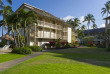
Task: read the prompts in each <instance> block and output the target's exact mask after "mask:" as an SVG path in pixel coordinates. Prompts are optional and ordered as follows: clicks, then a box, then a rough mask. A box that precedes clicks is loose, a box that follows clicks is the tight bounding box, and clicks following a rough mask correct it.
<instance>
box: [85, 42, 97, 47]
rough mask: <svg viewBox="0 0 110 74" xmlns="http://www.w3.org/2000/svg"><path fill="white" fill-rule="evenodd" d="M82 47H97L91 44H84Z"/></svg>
mask: <svg viewBox="0 0 110 74" xmlns="http://www.w3.org/2000/svg"><path fill="white" fill-rule="evenodd" d="M84 45H85V46H88V47H97V46H96V44H92V45H91V44H89V43H87V44H84Z"/></svg>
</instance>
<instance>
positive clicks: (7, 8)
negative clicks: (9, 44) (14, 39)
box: [0, 0, 12, 36]
mask: <svg viewBox="0 0 110 74" xmlns="http://www.w3.org/2000/svg"><path fill="white" fill-rule="evenodd" d="M7 2H8V3H9V4H11V5H12V0H7ZM0 8H1V9H2V10H0V15H2V16H3V24H2V36H3V27H4V26H6V16H7V15H9V14H10V13H11V12H12V8H11V7H10V6H5V5H4V3H3V1H2V0H0Z"/></svg>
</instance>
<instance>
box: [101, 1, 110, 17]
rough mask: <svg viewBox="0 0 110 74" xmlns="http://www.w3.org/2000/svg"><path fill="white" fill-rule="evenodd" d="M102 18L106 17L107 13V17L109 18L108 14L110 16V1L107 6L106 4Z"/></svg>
mask: <svg viewBox="0 0 110 74" xmlns="http://www.w3.org/2000/svg"><path fill="white" fill-rule="evenodd" d="M101 13H102V16H104V14H105V13H107V17H108V14H110V2H109V1H108V2H107V3H106V4H105V8H102V12H101Z"/></svg>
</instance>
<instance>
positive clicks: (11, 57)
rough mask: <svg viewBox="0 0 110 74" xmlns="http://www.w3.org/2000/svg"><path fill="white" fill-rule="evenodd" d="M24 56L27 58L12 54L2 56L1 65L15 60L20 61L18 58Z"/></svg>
mask: <svg viewBox="0 0 110 74" xmlns="http://www.w3.org/2000/svg"><path fill="white" fill-rule="evenodd" d="M24 56H26V55H19V54H11V53H10V54H0V63H3V62H6V61H10V60H14V59H18V58H21V57H24Z"/></svg>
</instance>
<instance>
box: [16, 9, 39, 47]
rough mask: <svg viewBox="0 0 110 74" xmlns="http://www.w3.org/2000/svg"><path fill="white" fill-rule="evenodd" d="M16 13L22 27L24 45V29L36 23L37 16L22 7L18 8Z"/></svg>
mask: <svg viewBox="0 0 110 74" xmlns="http://www.w3.org/2000/svg"><path fill="white" fill-rule="evenodd" d="M17 13H18V15H19V17H20V18H21V22H22V27H23V28H24V44H25V45H26V32H27V31H26V30H27V28H28V27H29V26H30V24H32V25H33V24H34V23H37V16H36V14H35V13H34V12H33V11H26V10H24V9H21V10H19V11H18V12H17ZM28 30H29V29H28ZM28 32H29V31H28Z"/></svg>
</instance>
